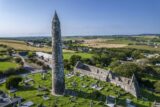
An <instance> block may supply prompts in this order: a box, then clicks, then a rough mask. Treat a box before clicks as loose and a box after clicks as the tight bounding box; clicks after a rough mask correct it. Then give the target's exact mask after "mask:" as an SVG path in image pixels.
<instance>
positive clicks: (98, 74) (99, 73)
mask: <svg viewBox="0 0 160 107" xmlns="http://www.w3.org/2000/svg"><path fill="white" fill-rule="evenodd" d="M74 72H79V73H81V74H83V75H87V76H90V77H93V78H96V79H99V80H101V81H106V82H110V83H113V84H115V85H117V86H119V87H121V88H122V89H124V90H125V91H126V92H129V93H130V94H132V95H133V96H135V97H139V96H138V94H140V93H139V86H138V84H137V81H136V80H133V78H132V79H130V78H125V77H119V76H116V75H114V74H113V73H112V72H111V71H107V70H104V69H101V68H97V67H94V66H90V65H87V64H83V63H81V62H78V63H77V64H76V66H75V68H74Z"/></svg>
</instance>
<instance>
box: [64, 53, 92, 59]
mask: <svg viewBox="0 0 160 107" xmlns="http://www.w3.org/2000/svg"><path fill="white" fill-rule="evenodd" d="M72 55H79V56H81V57H82V58H91V57H92V54H90V53H82V52H64V53H63V57H64V59H70V57H71V56H72Z"/></svg>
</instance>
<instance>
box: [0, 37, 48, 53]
mask: <svg viewBox="0 0 160 107" xmlns="http://www.w3.org/2000/svg"><path fill="white" fill-rule="evenodd" d="M0 44H3V45H7V46H8V47H12V48H14V49H16V50H29V51H43V52H51V48H47V47H44V48H37V47H33V46H27V44H26V43H25V42H23V41H17V40H0Z"/></svg>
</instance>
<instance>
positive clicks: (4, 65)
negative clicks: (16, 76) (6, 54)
mask: <svg viewBox="0 0 160 107" xmlns="http://www.w3.org/2000/svg"><path fill="white" fill-rule="evenodd" d="M17 67H19V65H18V64H16V63H14V62H0V71H6V70H8V69H9V68H17Z"/></svg>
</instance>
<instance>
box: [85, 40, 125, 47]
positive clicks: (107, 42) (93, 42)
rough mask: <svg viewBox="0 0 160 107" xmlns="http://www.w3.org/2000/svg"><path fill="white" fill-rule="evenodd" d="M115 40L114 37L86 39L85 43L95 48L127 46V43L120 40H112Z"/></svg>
mask: <svg viewBox="0 0 160 107" xmlns="http://www.w3.org/2000/svg"><path fill="white" fill-rule="evenodd" d="M110 41H115V40H113V39H89V40H84V43H83V45H84V46H88V47H93V48H122V47H126V46H127V44H124V43H118V42H113V43H112V42H110Z"/></svg>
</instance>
